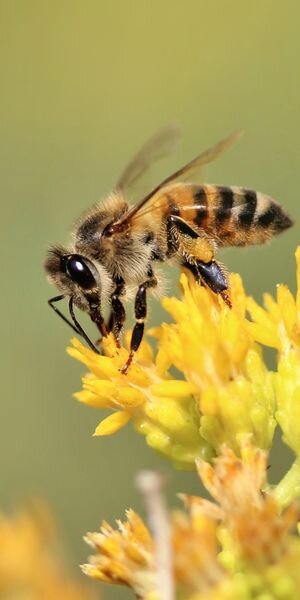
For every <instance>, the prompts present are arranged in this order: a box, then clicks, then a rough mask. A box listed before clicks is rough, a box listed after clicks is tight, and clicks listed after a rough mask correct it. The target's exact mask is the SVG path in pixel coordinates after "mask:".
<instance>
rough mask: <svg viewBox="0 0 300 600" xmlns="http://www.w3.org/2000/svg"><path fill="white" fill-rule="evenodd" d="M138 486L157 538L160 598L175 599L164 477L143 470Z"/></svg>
mask: <svg viewBox="0 0 300 600" xmlns="http://www.w3.org/2000/svg"><path fill="white" fill-rule="evenodd" d="M137 486H138V488H139V490H140V492H141V494H142V495H143V497H144V502H145V505H146V509H147V513H148V522H149V524H150V527H151V529H152V532H153V537H154V540H155V558H156V572H157V587H158V593H159V598H160V600H174V597H175V592H174V579H173V560H172V545H171V528H170V523H169V517H168V511H167V507H166V502H165V498H164V496H163V494H162V490H163V488H164V478H163V477H162V476H161V475H160V474H159V473H154V472H153V471H141V472H140V473H139V474H138V476H137Z"/></svg>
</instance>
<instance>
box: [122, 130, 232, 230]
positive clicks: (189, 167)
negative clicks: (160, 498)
mask: <svg viewBox="0 0 300 600" xmlns="http://www.w3.org/2000/svg"><path fill="white" fill-rule="evenodd" d="M240 136H241V132H240V131H238V132H234V133H232V134H230V135H229V136H227V137H226V138H224V139H222V140H221V141H219V142H218V143H217V144H215V145H214V146H212V147H211V148H209V149H208V150H205V151H204V152H202V153H201V154H199V156H196V158H194V159H193V160H191V161H190V162H189V163H187V164H186V165H185V166H184V167H182V168H181V169H178V171H175V173H173V174H172V175H169V177H167V178H166V179H164V180H163V181H162V182H161V183H160V184H159V185H157V186H156V187H155V188H154V189H153V190H152V191H151V192H150V193H149V194H147V195H146V196H145V197H144V198H143V199H142V200H141V201H140V202H138V203H137V204H135V205H134V206H133V207H132V208H131V209H130V210H129V211H128V212H127V214H126V215H124V217H123V218H122V219H121V221H119V222H118V223H116V224H115V225H113V226H112V230H113V229H114V228H115V230H118V231H119V230H125V229H126V228H127V226H129V225H130V223H131V222H132V220H133V218H134V219H136V218H138V217H139V215H141V216H142V215H144V214H145V212H147V213H148V212H151V211H152V210H157V208H158V206H159V198H158V197H157V196H158V195H160V194H162V192H163V189H164V188H165V187H167V186H169V185H171V184H173V183H176V182H177V181H179V180H180V181H185V180H186V179H188V178H192V176H193V175H194V174H195V173H199V172H200V171H201V169H202V167H203V166H204V165H206V164H208V163H210V162H212V161H213V160H215V159H216V158H218V156H220V155H221V154H223V152H224V151H225V150H227V148H230V146H232V145H233V144H234V143H235V142H236V141H237V140H238V139H239V137H240ZM152 204H153V206H152Z"/></svg>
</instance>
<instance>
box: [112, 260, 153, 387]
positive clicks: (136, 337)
mask: <svg viewBox="0 0 300 600" xmlns="http://www.w3.org/2000/svg"><path fill="white" fill-rule="evenodd" d="M148 275H149V279H148V280H147V281H145V282H144V283H142V284H141V285H139V287H138V291H137V293H136V297H135V303H134V316H135V319H136V323H135V326H134V328H133V331H132V334H131V340H130V352H129V356H128V359H127V361H126V363H125V365H123V367H122V368H121V369H120V371H121V373H123V375H126V374H127V372H128V369H129V367H130V365H131V363H132V360H133V357H134V353H135V352H137V350H138V349H139V347H140V344H141V341H142V339H143V335H144V328H145V320H146V316H147V289H149V288H151V287H155V286H156V285H157V280H156V278H155V277H154V275H153V271H152V268H151V267H150V269H149V271H148Z"/></svg>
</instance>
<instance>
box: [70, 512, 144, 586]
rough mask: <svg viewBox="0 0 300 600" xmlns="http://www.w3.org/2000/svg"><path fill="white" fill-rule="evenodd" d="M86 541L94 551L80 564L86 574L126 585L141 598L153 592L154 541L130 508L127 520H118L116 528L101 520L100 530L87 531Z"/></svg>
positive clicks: (108, 581) (106, 581)
mask: <svg viewBox="0 0 300 600" xmlns="http://www.w3.org/2000/svg"><path fill="white" fill-rule="evenodd" d="M85 540H86V542H87V543H88V544H89V545H90V546H91V547H92V548H93V549H94V550H95V551H96V554H95V555H94V556H92V557H90V560H89V563H88V564H86V565H83V566H82V570H83V572H84V573H85V574H86V575H89V576H90V577H92V578H94V579H98V580H100V581H103V582H105V583H115V584H123V585H125V586H128V587H130V588H132V589H133V590H134V591H135V593H136V594H137V596H139V597H142V598H145V597H147V598H148V595H149V594H152V593H153V592H154V591H155V568H154V554H153V540H152V537H151V535H150V533H149V531H148V529H147V527H146V526H145V525H144V523H143V521H142V519H141V518H140V517H139V516H138V515H137V514H136V513H135V512H134V511H133V510H129V511H127V521H126V522H121V521H118V529H117V530H114V529H113V528H112V527H111V526H110V525H109V524H108V523H106V522H103V523H102V525H101V529H100V532H99V533H88V534H87V536H86V538H85ZM149 598H150V596H149Z"/></svg>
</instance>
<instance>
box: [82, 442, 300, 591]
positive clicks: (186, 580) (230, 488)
mask: <svg viewBox="0 0 300 600" xmlns="http://www.w3.org/2000/svg"><path fill="white" fill-rule="evenodd" d="M213 463H214V464H213V465H211V464H209V463H207V462H205V461H198V472H199V475H200V477H201V479H202V481H203V483H204V485H205V487H206V488H207V490H208V491H209V492H210V494H211V495H212V497H213V499H214V501H215V502H211V501H208V500H204V499H201V498H198V497H195V496H192V497H191V496H182V498H183V500H184V503H185V511H184V510H176V511H175V512H173V513H171V514H170V517H169V520H170V525H171V556H172V573H173V583H174V588H175V594H176V598H177V597H178V598H183V599H184V600H204V599H210V600H243V599H245V600H249V599H251V598H253V599H257V600H258V599H260V598H270V600H271V599H273V600H276V599H278V600H282V599H284V598H286V600H296V599H297V598H298V591H299V585H300V572H299V562H298V561H299V558H300V540H299V537H298V535H297V534H296V533H294V534H293V533H292V531H293V530H294V531H295V525H296V522H297V519H298V517H299V510H298V508H297V506H296V505H295V504H294V503H292V504H291V505H290V506H289V507H288V508H287V509H286V510H285V511H283V512H281V510H280V507H279V504H278V503H277V501H276V498H275V497H274V495H273V493H272V492H266V491H265V490H264V487H265V484H266V468H267V455H266V453H265V452H263V451H262V450H260V449H257V448H254V447H253V445H251V444H250V443H249V442H248V443H246V444H244V445H243V446H242V449H241V457H240V458H239V457H237V456H236V455H235V454H234V452H233V451H232V450H231V449H230V448H228V447H226V446H223V448H222V452H221V455H220V456H219V457H218V458H216V459H214V461H213ZM127 518H128V520H127V521H126V522H125V523H121V522H119V523H118V530H114V529H113V528H111V527H110V526H109V525H108V524H107V523H104V524H103V525H102V527H101V531H100V533H91V534H88V536H87V541H88V543H90V544H91V546H92V547H93V549H94V551H95V554H94V555H93V556H92V557H90V559H89V563H88V564H86V565H84V566H83V570H84V572H85V573H86V574H87V575H89V576H90V577H92V578H95V579H98V580H100V581H104V582H107V583H117V584H125V585H126V586H129V587H130V588H131V589H132V590H133V591H134V592H135V594H136V595H137V597H138V598H140V599H141V600H150V599H151V600H154V599H155V600H159V594H158V569H157V568H156V565H157V563H156V557H155V544H156V540H155V538H153V537H152V535H151V534H150V532H149V530H148V529H147V527H146V526H145V525H144V524H143V522H142V521H141V519H140V518H139V517H138V516H137V515H136V514H135V513H134V512H133V511H128V513H127ZM150 518H151V513H150ZM166 597H167V596H166Z"/></svg>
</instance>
